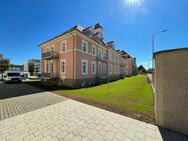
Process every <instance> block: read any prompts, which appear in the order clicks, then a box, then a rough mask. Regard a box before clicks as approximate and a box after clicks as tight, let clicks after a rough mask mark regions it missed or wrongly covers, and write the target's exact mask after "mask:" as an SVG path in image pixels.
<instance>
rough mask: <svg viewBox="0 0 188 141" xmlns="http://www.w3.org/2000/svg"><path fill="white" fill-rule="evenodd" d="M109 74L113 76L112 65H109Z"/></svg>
mask: <svg viewBox="0 0 188 141" xmlns="http://www.w3.org/2000/svg"><path fill="white" fill-rule="evenodd" d="M109 73H110V74H112V65H109Z"/></svg>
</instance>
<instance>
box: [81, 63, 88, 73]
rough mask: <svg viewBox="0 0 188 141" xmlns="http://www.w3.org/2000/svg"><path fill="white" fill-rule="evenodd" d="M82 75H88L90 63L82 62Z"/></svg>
mask: <svg viewBox="0 0 188 141" xmlns="http://www.w3.org/2000/svg"><path fill="white" fill-rule="evenodd" d="M82 74H88V61H87V60H82Z"/></svg>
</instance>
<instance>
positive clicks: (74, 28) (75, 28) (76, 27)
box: [38, 25, 79, 46]
mask: <svg viewBox="0 0 188 141" xmlns="http://www.w3.org/2000/svg"><path fill="white" fill-rule="evenodd" d="M78 26H79V25H76V26H74V27H72V28H71V29H69V30H67V31H65V32H63V33H61V34H59V35H57V36H55V37H53V38H51V39H49V40H47V41H45V42H43V43H41V44H39V45H38V46H41V45H43V44H45V43H47V42H49V41H52V40H54V39H56V38H58V37H60V36H63V35H65V34H67V33H69V32H71V31H73V30H78Z"/></svg>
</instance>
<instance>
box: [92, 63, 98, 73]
mask: <svg viewBox="0 0 188 141" xmlns="http://www.w3.org/2000/svg"><path fill="white" fill-rule="evenodd" d="M93 64H94V66H95V67H94V71H93ZM96 71H97V65H96V62H94V61H92V62H91V74H96Z"/></svg>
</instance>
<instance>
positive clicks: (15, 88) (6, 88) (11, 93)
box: [0, 83, 44, 99]
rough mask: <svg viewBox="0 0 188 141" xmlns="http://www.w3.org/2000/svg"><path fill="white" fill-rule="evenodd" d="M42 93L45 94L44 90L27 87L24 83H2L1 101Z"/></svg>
mask: <svg viewBox="0 0 188 141" xmlns="http://www.w3.org/2000/svg"><path fill="white" fill-rule="evenodd" d="M40 92H44V90H42V89H39V88H36V87H32V86H30V85H26V84H24V83H9V84H3V83H0V99H5V98H11V97H17V96H24V95H29V94H34V93H40Z"/></svg>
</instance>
